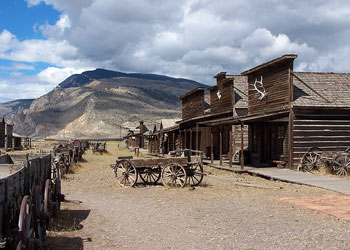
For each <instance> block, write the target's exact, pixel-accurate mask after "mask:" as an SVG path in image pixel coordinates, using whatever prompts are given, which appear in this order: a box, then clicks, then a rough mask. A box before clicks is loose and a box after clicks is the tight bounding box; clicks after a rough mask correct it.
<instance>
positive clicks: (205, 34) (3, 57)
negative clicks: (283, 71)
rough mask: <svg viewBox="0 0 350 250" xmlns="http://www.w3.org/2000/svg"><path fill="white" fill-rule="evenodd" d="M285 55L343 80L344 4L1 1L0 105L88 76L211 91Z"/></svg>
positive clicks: (347, 22) (349, 35) (347, 52)
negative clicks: (149, 77)
mask: <svg viewBox="0 0 350 250" xmlns="http://www.w3.org/2000/svg"><path fill="white" fill-rule="evenodd" d="M284 54H297V55H298V58H297V60H296V61H295V64H294V69H295V71H312V72H347V73H348V72H350V1H348V0H332V1H329V0H308V1H305V0H293V1H292V0H216V1H212V0H176V1H174V0H128V1H125V0H10V1H8V0H0V102H6V101H11V100H15V99H24V98H37V97H39V96H41V95H43V94H45V93H47V92H48V91H50V90H52V89H53V88H54V87H55V86H57V84H59V83H60V82H61V81H63V80H64V79H66V78H67V77H69V76H70V75H72V74H75V73H81V72H83V71H86V70H92V69H95V68H105V69H109V70H117V71H122V72H140V73H156V74H164V75H168V76H172V77H182V78H189V79H192V80H196V81H199V82H201V83H204V84H208V85H213V84H214V83H215V81H214V80H215V79H213V76H214V75H216V74H217V73H219V72H227V73H228V74H240V73H241V72H243V71H245V70H247V69H250V68H252V67H255V66H257V65H258V64H261V63H264V62H266V61H268V60H271V59H273V58H276V57H279V56H282V55H284Z"/></svg>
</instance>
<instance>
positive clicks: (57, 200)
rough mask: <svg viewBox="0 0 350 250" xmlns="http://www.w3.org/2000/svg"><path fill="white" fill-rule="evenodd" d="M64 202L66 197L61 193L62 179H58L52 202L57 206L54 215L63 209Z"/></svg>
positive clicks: (54, 208)
mask: <svg viewBox="0 0 350 250" xmlns="http://www.w3.org/2000/svg"><path fill="white" fill-rule="evenodd" d="M63 200H64V196H63V195H62V193H61V179H60V178H56V179H55V182H54V187H53V195H52V201H53V202H54V203H53V204H55V206H54V207H53V215H55V213H56V211H57V210H60V209H61V201H63Z"/></svg>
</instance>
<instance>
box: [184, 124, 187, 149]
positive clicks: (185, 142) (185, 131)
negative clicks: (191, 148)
mask: <svg viewBox="0 0 350 250" xmlns="http://www.w3.org/2000/svg"><path fill="white" fill-rule="evenodd" d="M184 133H185V140H184V146H183V149H186V148H187V129H185V130H184Z"/></svg>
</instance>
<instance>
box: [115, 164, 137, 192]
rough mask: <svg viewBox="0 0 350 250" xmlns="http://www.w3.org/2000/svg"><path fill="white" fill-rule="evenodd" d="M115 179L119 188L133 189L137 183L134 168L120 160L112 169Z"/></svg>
mask: <svg viewBox="0 0 350 250" xmlns="http://www.w3.org/2000/svg"><path fill="white" fill-rule="evenodd" d="M114 174H115V177H117V181H118V182H119V184H120V185H121V186H131V187H133V186H134V185H135V184H136V182H137V176H138V173H137V171H136V167H135V166H134V165H133V164H132V163H131V162H130V161H128V160H120V161H118V162H117V164H116V166H115V168H114Z"/></svg>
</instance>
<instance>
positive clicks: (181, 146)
mask: <svg viewBox="0 0 350 250" xmlns="http://www.w3.org/2000/svg"><path fill="white" fill-rule="evenodd" d="M179 133H180V149H184V147H183V143H182V141H183V140H182V130H181V129H180V130H179Z"/></svg>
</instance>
